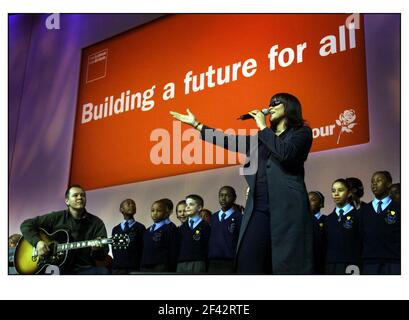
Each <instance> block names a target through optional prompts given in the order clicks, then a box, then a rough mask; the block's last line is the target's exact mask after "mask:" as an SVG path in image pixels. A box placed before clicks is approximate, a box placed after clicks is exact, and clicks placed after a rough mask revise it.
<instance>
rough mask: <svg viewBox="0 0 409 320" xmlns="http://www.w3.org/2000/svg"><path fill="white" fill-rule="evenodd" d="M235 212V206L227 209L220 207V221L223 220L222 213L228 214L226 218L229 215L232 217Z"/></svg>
mask: <svg viewBox="0 0 409 320" xmlns="http://www.w3.org/2000/svg"><path fill="white" fill-rule="evenodd" d="M233 212H234V210H233V208H230V209H229V210H227V211H223V210H222V209H220V211H219V221H220V222H221V221H222V214H223V213H225V214H226V216H225V217H224V220H226V219H227V218H228V217H230V216H231V215H232V214H233Z"/></svg>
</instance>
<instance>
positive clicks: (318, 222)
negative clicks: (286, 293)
mask: <svg viewBox="0 0 409 320" xmlns="http://www.w3.org/2000/svg"><path fill="white" fill-rule="evenodd" d="M308 199H309V201H310V210H311V214H312V226H313V236H314V238H313V240H314V241H313V244H314V274H325V256H326V253H327V249H326V245H327V240H326V237H325V229H326V226H325V222H326V218H327V217H326V216H325V215H323V214H322V213H321V209H322V208H324V200H325V198H324V196H323V194H322V193H321V192H319V191H311V192H309V193H308Z"/></svg>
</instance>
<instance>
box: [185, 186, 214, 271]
mask: <svg viewBox="0 0 409 320" xmlns="http://www.w3.org/2000/svg"><path fill="white" fill-rule="evenodd" d="M203 205H204V203H203V199H202V197H200V196H198V195H196V194H191V195H189V196H187V197H186V209H185V213H186V217H187V218H188V220H187V221H186V222H185V223H183V224H182V225H181V226H180V227H179V239H180V247H179V258H178V265H177V272H180V273H204V272H206V269H207V268H206V267H207V254H208V245H209V234H210V226H209V224H208V223H207V222H206V221H204V220H203V219H202V218H201V217H200V211H201V210H202V209H203Z"/></svg>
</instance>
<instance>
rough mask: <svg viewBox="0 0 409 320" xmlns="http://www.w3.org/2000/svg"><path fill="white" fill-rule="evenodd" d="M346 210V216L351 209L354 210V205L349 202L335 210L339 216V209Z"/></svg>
mask: <svg viewBox="0 0 409 320" xmlns="http://www.w3.org/2000/svg"><path fill="white" fill-rule="evenodd" d="M341 209H342V210H344V213H343V214H342V215H343V216H345V215H346V214H347V213H348V212H349V211H351V210H353V209H354V207H353V206H352V205H351V204H350V203H347V204H346V205H345V206H344V207H342V208H338V207H337V208H336V209H335V212H336V214H337V216H338V217H339V211H340V210H341Z"/></svg>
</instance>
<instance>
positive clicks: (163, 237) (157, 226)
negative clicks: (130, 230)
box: [141, 199, 178, 272]
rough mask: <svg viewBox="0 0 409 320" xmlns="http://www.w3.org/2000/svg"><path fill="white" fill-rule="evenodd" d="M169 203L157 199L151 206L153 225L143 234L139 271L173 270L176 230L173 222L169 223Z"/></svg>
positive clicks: (176, 247) (175, 258)
mask: <svg viewBox="0 0 409 320" xmlns="http://www.w3.org/2000/svg"><path fill="white" fill-rule="evenodd" d="M168 217H169V203H168V202H167V201H164V199H161V200H157V201H155V202H154V203H153V204H152V207H151V218H152V220H153V222H154V223H153V225H152V226H150V227H149V228H148V229H147V230H146V232H145V235H144V246H143V255H142V261H141V271H143V272H174V271H175V270H176V261H177V252H178V232H177V228H176V227H175V225H174V224H173V223H169V222H168V221H167V220H168Z"/></svg>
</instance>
